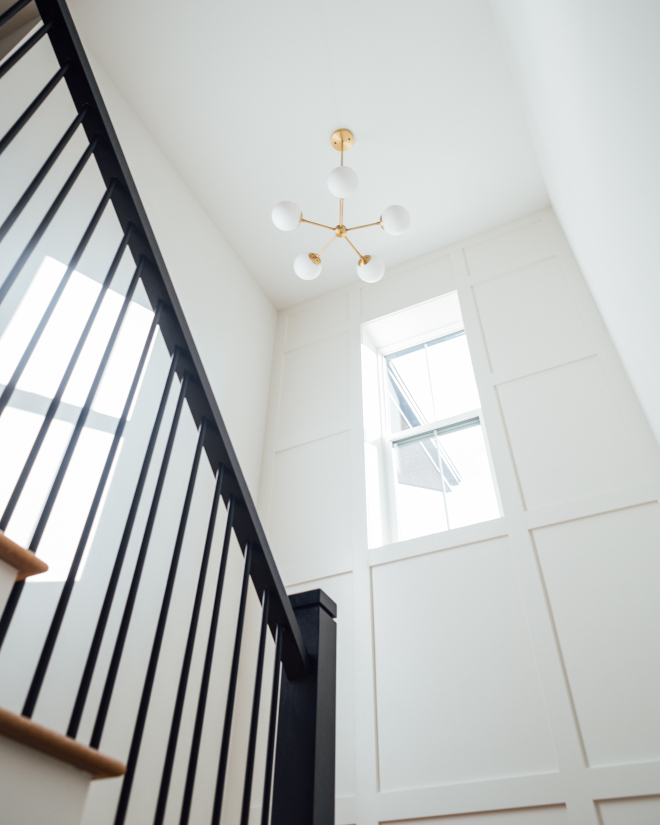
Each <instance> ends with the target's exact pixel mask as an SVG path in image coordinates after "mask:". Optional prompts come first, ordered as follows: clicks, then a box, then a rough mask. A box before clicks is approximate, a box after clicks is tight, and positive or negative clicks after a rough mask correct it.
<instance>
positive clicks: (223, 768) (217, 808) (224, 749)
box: [211, 542, 252, 825]
mask: <svg viewBox="0 0 660 825" xmlns="http://www.w3.org/2000/svg"><path fill="white" fill-rule="evenodd" d="M251 562H252V545H251V544H250V542H248V543H247V545H246V547H245V568H244V571H243V586H242V588H241V603H240V605H239V608H238V622H237V625H236V641H235V642H234V656H233V659H232V663H231V673H230V676H229V690H228V692H227V706H226V708H225V721H224V726H223V728H222V743H221V745H220V761H219V763H218V777H217V780H216V785H215V797H214V800H213V815H212V816H211V825H219V823H220V814H221V812H222V799H223V796H224V792H225V777H226V775H227V762H228V761H229V740H230V739H231V723H232V719H233V717H234V702H235V701H236V684H237V682H238V666H239V664H240V660H241V642H242V640H243V624H244V622H245V606H246V604H247V593H248V584H249V581H250V564H251Z"/></svg>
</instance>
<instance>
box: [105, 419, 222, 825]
mask: <svg viewBox="0 0 660 825" xmlns="http://www.w3.org/2000/svg"><path fill="white" fill-rule="evenodd" d="M206 426H207V421H206V419H205V418H203V419H202V422H201V424H200V427H199V438H198V440H197V449H196V450H195V458H194V459H193V465H192V469H191V471H190V480H189V481H188V489H187V491H186V498H185V501H184V504H183V512H182V513H181V519H180V521H179V531H178V533H177V537H176V542H175V544H174V551H173V553H172V561H171V562H170V570H169V574H168V576H167V584H166V585H165V593H164V594H163V603H162V605H161V608H160V615H159V616H158V625H157V626H156V634H155V636H154V642H153V646H152V648H151V656H150V657H149V665H148V666H147V675H146V676H145V679H144V687H143V689H142V696H141V698H140V707H139V708H138V714H137V719H136V721H135V729H134V731H133V739H132V741H131V748H130V751H129V754H128V763H127V765H126V774H125V775H124V781H123V782H122V786H121V793H120V795H119V804H118V805H117V814H116V816H115V825H123V823H124V820H125V819H126V811H127V810H128V802H129V799H130V796H131V788H132V787H133V778H134V777H135V767H136V765H137V760H138V756H139V755H140V745H141V744H142V736H143V734H144V726H145V724H146V722H147V713H148V712H149V702H150V700H151V693H152V690H153V686H154V679H155V678H156V668H157V666H158V658H159V656H160V649H161V647H162V644H163V636H164V635H165V626H166V624H167V614H168V612H169V609H170V602H171V601H172V592H173V590H174V582H175V579H176V571H177V568H178V566H179V558H180V557H181V547H182V545H183V537H184V535H185V532H186V525H187V524H188V515H189V513H190V505H191V503H192V497H193V492H194V490H195V482H196V481H197V472H198V470H199V462H200V459H201V457H202V449H203V447H204V439H205V437H206Z"/></svg>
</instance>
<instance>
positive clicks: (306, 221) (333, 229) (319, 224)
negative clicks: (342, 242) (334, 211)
mask: <svg viewBox="0 0 660 825" xmlns="http://www.w3.org/2000/svg"><path fill="white" fill-rule="evenodd" d="M300 223H311V224H313V225H314V226H322V227H323V229H330V230H331V231H332V232H334V231H335V228H334V226H326V224H324V223H316V221H308V220H307V218H301V219H300Z"/></svg>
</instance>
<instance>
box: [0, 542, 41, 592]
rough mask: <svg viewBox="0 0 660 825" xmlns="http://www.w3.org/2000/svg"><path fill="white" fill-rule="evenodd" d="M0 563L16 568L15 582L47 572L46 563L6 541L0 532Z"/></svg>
mask: <svg viewBox="0 0 660 825" xmlns="http://www.w3.org/2000/svg"><path fill="white" fill-rule="evenodd" d="M0 561H4V562H5V564H8V565H9V566H10V567H15V568H16V581H21V579H26V578H27V577H28V576H36V575H37V574H38V573H45V572H46V570H48V565H47V564H46V562H44V561H41V559H38V558H37V557H36V556H35V555H34V553H32V552H31V551H30V550H25V549H24V548H23V547H21V546H20V544H16V542H15V541H12V540H11V539H8V538H7V536H5V534H4V533H3V532H2V530H0Z"/></svg>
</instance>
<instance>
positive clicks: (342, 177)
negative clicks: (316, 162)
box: [328, 166, 358, 198]
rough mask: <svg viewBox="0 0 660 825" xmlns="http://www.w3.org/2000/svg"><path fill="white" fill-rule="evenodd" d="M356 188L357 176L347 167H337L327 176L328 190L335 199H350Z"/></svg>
mask: <svg viewBox="0 0 660 825" xmlns="http://www.w3.org/2000/svg"><path fill="white" fill-rule="evenodd" d="M357 188H358V176H357V175H356V174H355V172H354V171H353V170H352V169H351V168H349V167H348V166H338V167H337V168H336V169H333V170H332V172H330V174H329V175H328V189H329V190H330V191H331V192H332V194H333V195H334V196H335V197H336V198H350V196H351V195H354V194H355V193H356V192H357Z"/></svg>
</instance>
